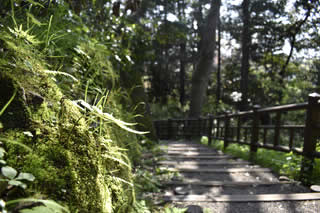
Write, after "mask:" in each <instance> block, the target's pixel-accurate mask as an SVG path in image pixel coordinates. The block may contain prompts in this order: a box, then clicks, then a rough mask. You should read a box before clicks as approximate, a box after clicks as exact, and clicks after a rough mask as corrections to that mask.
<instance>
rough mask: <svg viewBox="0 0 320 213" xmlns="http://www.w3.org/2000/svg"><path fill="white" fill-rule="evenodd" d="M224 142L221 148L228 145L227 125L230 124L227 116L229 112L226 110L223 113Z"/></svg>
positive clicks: (225, 147)
mask: <svg viewBox="0 0 320 213" xmlns="http://www.w3.org/2000/svg"><path fill="white" fill-rule="evenodd" d="M224 116H225V117H224V143H223V148H224V149H227V147H228V145H229V140H228V138H229V126H230V118H229V112H228V111H227V112H226V113H225V115H224Z"/></svg>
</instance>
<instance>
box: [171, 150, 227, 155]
mask: <svg viewBox="0 0 320 213" xmlns="http://www.w3.org/2000/svg"><path fill="white" fill-rule="evenodd" d="M166 154H168V155H188V156H194V155H221V154H218V153H216V152H212V151H206V152H202V151H199V152H188V151H185V152H182V151H181V152H180V151H168V152H167V153H166Z"/></svg>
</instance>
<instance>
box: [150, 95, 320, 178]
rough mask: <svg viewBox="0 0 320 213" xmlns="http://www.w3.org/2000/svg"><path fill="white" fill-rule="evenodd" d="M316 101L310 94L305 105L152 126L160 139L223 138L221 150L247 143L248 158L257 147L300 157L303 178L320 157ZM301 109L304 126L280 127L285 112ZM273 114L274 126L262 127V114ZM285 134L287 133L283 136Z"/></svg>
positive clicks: (319, 111) (256, 108)
mask: <svg viewBox="0 0 320 213" xmlns="http://www.w3.org/2000/svg"><path fill="white" fill-rule="evenodd" d="M319 102H320V95H319V94H314V93H313V94H310V95H309V97H308V102H305V103H300V104H287V105H281V106H273V107H266V108H260V107H259V106H254V108H253V109H252V110H249V111H244V112H237V113H228V112H226V113H224V114H221V115H216V116H212V115H210V116H208V117H205V118H186V119H168V120H158V121H154V123H155V127H156V131H157V134H158V137H159V138H161V139H162V138H166V139H171V138H177V137H194V136H202V135H207V136H208V139H209V143H210V144H211V142H212V139H218V140H221V139H223V141H224V148H227V146H228V145H229V143H238V144H247V145H249V146H250V154H251V155H254V154H255V153H256V151H257V149H259V148H266V149H272V150H277V151H281V152H295V153H296V154H299V155H302V156H303V161H302V164H301V176H302V177H306V176H308V175H309V174H310V172H311V171H312V167H313V166H312V162H313V160H314V158H320V152H317V151H316V143H317V139H319V138H320V104H319ZM301 110H304V111H305V115H306V119H305V121H304V124H282V123H283V116H282V115H283V114H284V113H286V112H289V111H301ZM272 113H273V114H275V116H274V118H273V120H274V124H265V123H263V122H262V121H261V118H262V117H263V116H264V115H266V114H267V115H270V114H272ZM285 131H286V132H287V134H286V135H285V136H284V132H285ZM271 133H273V134H271ZM297 136H300V138H303V144H301V146H300V147H299V146H298V147H297V146H296V143H294V142H295V141H297ZM283 138H287V142H286V143H285V144H283V143H282V142H283ZM270 142H271V143H270ZM310 162H311V163H310ZM309 176H310V175H309Z"/></svg>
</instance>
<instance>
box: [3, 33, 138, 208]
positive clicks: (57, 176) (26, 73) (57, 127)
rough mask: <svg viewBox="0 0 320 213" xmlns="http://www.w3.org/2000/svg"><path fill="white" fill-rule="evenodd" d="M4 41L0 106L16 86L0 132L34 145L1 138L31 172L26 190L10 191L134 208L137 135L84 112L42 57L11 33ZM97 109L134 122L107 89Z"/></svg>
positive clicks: (75, 203)
mask: <svg viewBox="0 0 320 213" xmlns="http://www.w3.org/2000/svg"><path fill="white" fill-rule="evenodd" d="M1 39H2V40H3V42H4V44H5V45H6V50H5V56H3V57H2V58H1V63H0V65H1V66H0V85H1V86H0V89H1V95H0V108H2V107H3V106H4V105H5V104H6V103H7V102H8V100H9V99H10V97H12V94H13V93H14V92H15V91H18V92H17V95H16V97H15V98H14V101H13V102H12V103H11V104H10V105H9V107H8V108H7V109H6V110H5V112H4V114H3V115H2V116H1V118H0V121H1V123H2V125H3V128H2V129H0V131H1V137H2V138H6V139H11V140H13V141H17V142H20V143H23V144H25V145H27V146H28V147H30V148H31V149H32V151H28V150H25V149H23V148H21V146H17V145H15V144H12V143H5V144H4V146H5V149H6V151H7V155H6V156H7V159H6V160H7V162H8V165H10V166H12V167H14V168H16V169H17V170H19V171H22V172H29V173H32V174H33V175H34V176H35V177H36V180H35V181H34V182H33V183H32V184H30V185H29V187H28V189H27V191H26V192H24V193H26V194H21V193H20V194H13V195H11V196H12V197H13V198H17V197H18V196H24V197H26V196H35V197H41V198H49V199H54V200H56V201H61V202H62V203H64V204H66V205H67V206H68V207H69V209H70V210H71V212H83V213H85V212H88V213H89V212H90V213H92V212H99V213H100V212H101V213H104V212H131V211H133V206H134V202H135V192H134V187H132V181H133V177H132V172H131V171H132V168H131V164H132V162H134V161H135V160H137V159H139V155H140V146H139V143H138V139H137V136H136V135H134V134H132V133H129V132H127V131H126V130H123V129H121V128H120V127H119V126H117V125H116V124H115V123H114V122H111V121H109V122H108V121H103V120H102V119H101V118H99V117H98V116H96V115H93V114H90V112H88V111H85V110H81V106H79V105H77V104H76V103H75V102H73V101H72V100H70V99H69V98H68V96H65V95H64V94H63V91H62V90H61V89H59V87H58V85H57V84H56V82H57V81H56V79H55V78H54V77H53V76H52V75H51V73H49V74H48V72H45V70H47V68H48V67H47V66H48V64H47V61H46V59H45V58H44V57H41V53H40V52H37V49H36V48H34V46H32V45H30V44H29V42H25V41H21V40H19V39H17V38H14V37H12V36H11V35H10V34H9V33H8V34H6V35H4V36H2V37H1ZM9 59H12V61H11V62H10V61H9ZM63 77H65V78H68V77H66V76H63ZM99 98H101V97H98V100H99ZM122 101H123V100H122ZM97 108H99V110H101V111H103V110H105V109H107V110H110V111H111V112H112V114H113V116H114V117H116V118H119V119H120V120H125V121H129V122H130V121H131V120H133V119H134V115H133V114H132V113H130V112H126V111H125V110H124V108H123V107H122V106H121V105H120V101H119V98H118V94H117V93H115V92H112V90H111V92H110V93H109V96H108V100H107V101H106V103H105V105H100V106H97ZM30 133H31V134H30ZM5 199H10V198H9V197H6V198H5Z"/></svg>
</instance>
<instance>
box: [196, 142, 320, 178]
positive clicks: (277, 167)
mask: <svg viewBox="0 0 320 213" xmlns="http://www.w3.org/2000/svg"><path fill="white" fill-rule="evenodd" d="M202 141H204V142H203V144H207V143H206V141H205V139H202ZM202 141H201V142H202ZM212 146H213V147H214V148H216V149H218V150H222V151H225V152H226V153H229V154H231V155H233V156H236V157H239V158H242V159H245V160H249V159H250V147H249V146H248V145H238V144H234V143H232V144H230V145H229V146H228V147H227V149H226V150H223V141H214V142H213V143H212ZM254 162H255V163H257V164H260V165H262V166H264V167H268V168H272V169H273V171H275V172H277V173H278V174H281V175H286V176H288V177H290V178H292V179H297V180H299V179H300V167H301V162H302V156H300V155H297V154H294V153H293V152H290V153H285V152H278V151H273V150H268V149H263V148H260V149H258V152H257V154H256V155H255V158H254ZM319 163H320V160H319V159H316V160H315V162H314V167H313V168H314V170H313V174H312V177H311V178H310V180H311V182H312V183H314V184H318V183H319V177H320V170H319Z"/></svg>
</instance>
